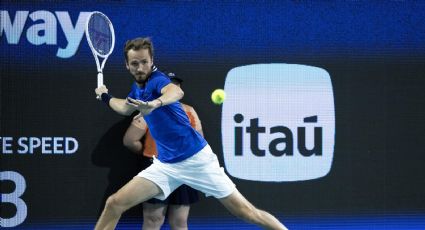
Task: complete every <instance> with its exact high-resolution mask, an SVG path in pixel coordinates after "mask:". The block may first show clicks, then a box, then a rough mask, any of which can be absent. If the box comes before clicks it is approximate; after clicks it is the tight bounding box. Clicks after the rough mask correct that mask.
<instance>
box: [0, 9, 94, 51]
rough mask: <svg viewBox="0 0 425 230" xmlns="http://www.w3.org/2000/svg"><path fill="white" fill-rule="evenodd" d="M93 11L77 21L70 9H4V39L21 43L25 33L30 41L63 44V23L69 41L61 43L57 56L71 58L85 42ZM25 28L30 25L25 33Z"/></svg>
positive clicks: (0, 23)
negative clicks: (60, 39)
mask: <svg viewBox="0 0 425 230" xmlns="http://www.w3.org/2000/svg"><path fill="white" fill-rule="evenodd" d="M12 15H14V16H12ZM89 15H90V12H80V14H79V16H78V19H77V21H76V22H75V23H73V22H72V20H71V17H70V16H69V13H68V12H67V11H56V12H54V13H52V12H50V11H45V10H39V11H35V12H32V13H30V12H29V11H16V12H9V11H7V10H0V36H1V37H0V39H1V40H3V39H5V40H6V41H7V43H8V44H12V45H17V44H19V43H20V41H21V40H22V39H21V37H23V36H25V37H26V39H27V41H28V42H29V43H30V44H33V45H37V46H38V45H57V46H59V44H58V24H59V25H60V28H61V31H62V32H63V35H64V37H65V39H66V42H64V45H63V47H58V51H57V53H56V56H57V57H60V58H70V57H72V56H74V54H75V53H76V52H77V49H78V47H79V45H80V43H81V39H82V38H83V35H84V28H85V23H86V20H87V17H88V16H89ZM24 28H26V32H25V33H24ZM23 34H24V35H23ZM3 37H5V38H3ZM2 42H3V41H2Z"/></svg>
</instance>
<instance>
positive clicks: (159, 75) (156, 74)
mask: <svg viewBox="0 0 425 230" xmlns="http://www.w3.org/2000/svg"><path fill="white" fill-rule="evenodd" d="M151 78H152V79H154V78H166V79H169V77H168V76H167V75H166V74H165V73H163V72H161V71H159V70H158V69H157V68H156V67H154V69H153V71H152V73H151Z"/></svg>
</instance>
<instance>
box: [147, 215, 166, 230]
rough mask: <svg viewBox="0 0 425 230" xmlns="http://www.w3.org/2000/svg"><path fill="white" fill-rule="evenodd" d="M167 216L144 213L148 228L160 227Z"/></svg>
mask: <svg viewBox="0 0 425 230" xmlns="http://www.w3.org/2000/svg"><path fill="white" fill-rule="evenodd" d="M164 219H165V216H163V215H158V214H154V213H149V214H143V225H144V227H145V228H146V229H159V227H161V226H162V224H163V223H164Z"/></svg>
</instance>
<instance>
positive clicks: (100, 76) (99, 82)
mask: <svg viewBox="0 0 425 230" xmlns="http://www.w3.org/2000/svg"><path fill="white" fill-rule="evenodd" d="M102 85H103V73H102V72H99V73H97V88H99V87H101V86H102ZM96 99H97V100H100V97H99V96H96Z"/></svg>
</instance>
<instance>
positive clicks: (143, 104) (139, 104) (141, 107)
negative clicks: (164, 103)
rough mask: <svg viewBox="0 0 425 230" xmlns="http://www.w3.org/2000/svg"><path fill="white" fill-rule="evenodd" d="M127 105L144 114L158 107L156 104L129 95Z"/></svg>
mask: <svg viewBox="0 0 425 230" xmlns="http://www.w3.org/2000/svg"><path fill="white" fill-rule="evenodd" d="M127 105H130V106H133V107H134V108H135V109H137V110H138V111H139V112H140V114H141V115H142V116H144V115H148V114H150V113H151V112H152V111H153V110H154V109H156V106H155V105H154V104H153V103H151V102H148V101H141V100H136V99H133V98H130V97H127Z"/></svg>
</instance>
